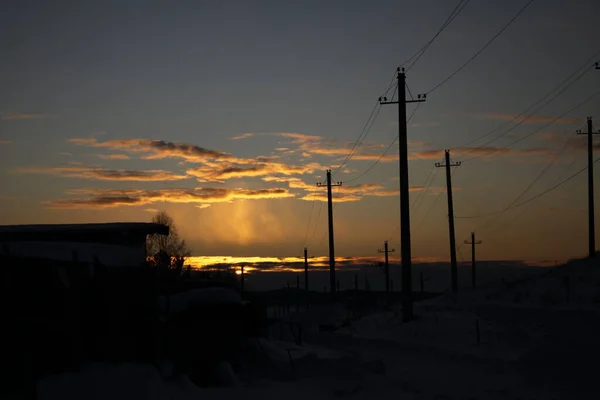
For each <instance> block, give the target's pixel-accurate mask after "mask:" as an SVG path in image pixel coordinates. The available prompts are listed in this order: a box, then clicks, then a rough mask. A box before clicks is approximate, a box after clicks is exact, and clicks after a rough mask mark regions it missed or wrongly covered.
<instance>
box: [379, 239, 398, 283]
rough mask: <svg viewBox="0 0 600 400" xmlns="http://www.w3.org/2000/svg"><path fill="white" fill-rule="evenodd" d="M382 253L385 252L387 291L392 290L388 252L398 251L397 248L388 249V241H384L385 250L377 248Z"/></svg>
mask: <svg viewBox="0 0 600 400" xmlns="http://www.w3.org/2000/svg"><path fill="white" fill-rule="evenodd" d="M377 251H378V252H380V253H385V292H386V293H389V292H390V263H389V259H388V254H389V253H393V252H394V251H396V250H395V249H391V250H389V249H388V241H387V240H386V241H385V242H383V250H381V249H379V250H377Z"/></svg>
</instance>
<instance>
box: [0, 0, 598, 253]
mask: <svg viewBox="0 0 600 400" xmlns="http://www.w3.org/2000/svg"><path fill="white" fill-rule="evenodd" d="M526 3H527V1H525V0H506V1H499V0H472V1H470V2H469V3H468V4H467V5H466V7H465V8H464V10H463V11H462V12H461V13H460V15H458V17H457V18H456V19H455V20H454V21H453V22H452V23H451V25H450V26H449V27H448V28H447V29H446V30H445V31H444V32H443V33H442V34H441V35H440V36H439V37H438V38H437V40H436V41H435V42H434V43H433V44H432V45H431V47H430V48H429V49H428V50H427V52H425V54H424V55H423V56H422V57H421V59H420V60H419V61H418V62H417V63H416V64H415V66H414V67H413V68H411V69H410V71H408V73H407V83H408V86H409V88H410V90H411V92H412V93H413V94H414V95H415V96H416V94H417V93H427V92H429V91H430V90H431V89H432V88H433V87H434V86H435V85H436V84H437V83H439V82H440V81H442V80H443V79H444V78H446V77H447V76H448V75H449V74H451V73H452V72H453V71H455V70H456V69H457V68H458V67H459V66H460V65H462V64H463V63H464V62H465V61H467V60H468V59H469V58H470V57H471V56H472V55H473V54H474V53H475V52H476V51H478V50H479V49H480V48H481V47H482V46H483V45H484V44H485V43H486V42H487V41H488V40H490V39H491V38H492V37H493V36H494V35H495V34H496V33H497V32H498V31H499V30H500V29H501V28H502V27H503V26H504V25H505V24H506V23H507V22H508V21H509V20H510V19H511V18H512V17H513V16H514V15H515V13H516V12H517V11H518V10H519V9H520V8H521V7H523V6H524V5H525V4H526ZM455 5H456V1H449V0H418V1H417V0H411V1H406V0H405V1H402V0H371V1H357V0H346V1H341V0H327V1H325V0H320V1H316V0H315V1H312V0H303V1H296V2H290V1H259V0H256V1H242V0H239V1H226V0H223V1H174V2H163V1H141V0H140V1H137V0H128V1H53V2H50V1H5V2H3V4H2V6H1V12H0V48H1V49H2V63H1V65H0V88H2V90H1V92H0V160H1V161H0V163H1V164H0V185H1V187H2V188H3V190H2V193H1V194H0V195H1V196H0V224H31V223H83V222H111V221H147V220H149V219H150V218H151V216H152V212H154V210H165V211H167V212H168V213H169V214H171V215H172V216H173V218H174V219H175V221H176V223H177V225H178V227H179V230H180V232H181V234H182V235H183V236H184V237H185V238H186V239H187V240H188V242H189V244H190V245H191V247H192V249H193V252H194V254H195V255H231V256H272V257H283V256H299V255H301V254H302V249H303V247H304V246H305V245H306V246H308V247H309V249H310V253H311V254H312V255H324V254H326V252H327V240H326V239H327V238H326V234H327V223H326V222H327V220H326V216H327V213H326V203H324V202H323V201H321V200H325V199H326V198H325V189H322V188H317V187H316V183H317V182H320V181H322V180H323V178H324V175H325V170H326V169H327V168H332V169H334V170H335V169H336V166H337V165H339V164H340V162H341V161H343V160H344V158H345V157H346V155H347V154H348V152H349V151H350V149H351V148H352V146H353V145H354V142H355V141H356V139H357V137H358V136H359V134H360V133H361V130H362V128H363V126H364V125H365V122H366V121H367V118H368V117H369V113H370V112H371V110H372V109H373V106H374V104H375V102H376V100H377V98H378V97H379V96H380V95H381V94H382V93H383V92H384V91H385V90H386V89H387V88H388V86H389V85H390V83H391V81H392V78H393V76H394V73H395V70H396V67H397V66H399V65H400V64H401V63H402V62H404V61H405V60H406V59H407V58H409V57H410V56H411V55H412V54H413V53H414V52H415V51H417V50H418V49H419V48H421V47H422V46H423V45H424V44H425V43H427V41H428V40H429V39H430V38H431V37H432V36H433V35H434V34H435V33H436V31H437V30H438V29H439V27H440V26H441V25H442V24H443V22H444V20H445V19H446V18H447V16H448V15H449V14H450V12H451V11H452V9H453V8H454V6H455ZM599 15H600V2H598V1H597V0H577V1H567V0H536V1H534V2H533V3H532V4H531V5H530V6H529V7H528V8H527V9H526V10H525V11H524V12H523V14H522V15H520V16H519V18H518V19H516V20H515V22H514V23H513V24H512V25H511V26H510V27H509V28H508V29H507V30H506V31H505V32H504V33H503V34H502V35H500V36H499V37H498V38H497V40H495V41H494V42H493V43H492V44H491V45H490V46H489V47H488V48H487V49H485V51H483V52H482V53H481V54H480V55H479V56H478V57H477V58H476V59H474V60H473V62H472V63H470V64H469V65H468V66H467V67H466V68H465V69H464V70H462V71H461V72H459V73H458V74H457V75H456V76H454V77H453V78H452V79H451V80H449V81H448V82H447V83H446V84H444V85H443V86H441V87H440V88H438V89H437V90H435V91H433V92H432V93H430V94H429V95H428V96H427V102H425V103H423V104H421V105H420V107H419V109H418V110H417V111H416V112H415V114H414V117H413V119H412V120H411V121H410V124H409V132H408V135H409V141H410V143H409V153H410V157H411V160H410V163H409V166H410V181H411V186H414V188H413V191H412V192H411V196H412V197H411V201H412V202H416V203H415V206H414V209H413V213H412V229H413V246H412V247H413V255H414V256H415V257H423V258H432V259H442V260H443V259H448V258H449V250H448V225H447V218H446V216H447V208H446V201H445V200H446V197H445V193H444V192H443V191H444V190H445V189H444V188H445V179H444V171H443V170H442V169H435V170H434V169H433V168H434V163H435V162H439V161H442V157H443V150H444V149H446V148H450V149H452V153H451V154H452V158H453V160H455V161H464V163H463V165H462V166H460V167H458V168H456V170H455V171H454V174H453V184H454V187H455V192H454V204H455V215H456V216H457V217H460V216H473V215H478V214H485V213H489V212H493V211H497V210H501V209H503V208H504V207H506V206H507V205H509V204H510V203H511V202H512V201H513V200H515V198H516V197H517V196H518V195H519V194H520V193H521V192H522V191H523V190H525V189H526V188H527V187H528V186H529V184H530V183H531V182H532V181H533V180H534V179H535V178H536V177H537V176H538V175H539V174H540V172H541V171H542V170H544V169H545V168H547V170H546V171H545V173H544V174H543V175H542V176H541V177H540V178H539V180H538V181H537V182H536V183H535V185H533V186H532V187H531V188H530V190H529V191H528V192H527V193H526V194H524V195H523V197H522V198H521V199H520V201H522V200H526V199H528V198H530V197H532V196H535V195H537V194H538V193H540V192H542V191H544V190H545V189H547V188H548V187H550V186H552V185H553V184H554V183H556V182H558V181H559V180H560V179H564V178H566V177H568V176H569V175H571V174H573V173H575V172H577V171H579V170H580V169H581V168H583V167H585V166H586V153H585V143H586V142H585V141H586V139H585V137H575V138H573V139H572V140H571V141H570V142H568V144H567V145H566V146H565V147H564V149H563V151H562V152H560V153H559V154H558V155H557V152H558V151H559V150H560V149H561V147H562V146H563V144H564V143H565V141H566V140H567V139H569V137H570V136H572V135H573V133H574V132H575V130H577V129H584V126H585V118H586V117H587V116H595V117H596V119H595V125H596V128H600V93H598V94H597V95H596V96H595V97H591V98H590V99H589V101H586V102H584V103H583V104H582V105H581V106H580V107H578V108H577V109H575V110H574V111H572V112H570V113H568V114H566V115H564V116H563V117H562V118H560V119H558V120H556V121H555V122H554V123H550V122H552V121H553V120H554V119H555V118H557V117H559V116H561V114H563V113H565V112H566V111H568V110H569V109H571V108H573V107H575V106H576V105H578V104H579V103H581V102H582V101H584V100H585V99H587V98H589V97H590V96H592V95H594V94H595V93H597V92H598V91H599V90H600V71H597V70H594V69H592V68H591V65H592V62H591V61H600V55H598V57H596V59H593V60H591V61H589V59H590V57H593V56H594V54H598V52H599V51H600V40H599V39H600V33H599V31H598V24H597V21H598V16H599ZM586 62H587V63H588V64H589V68H588V67H586V68H587V70H588V71H587V73H585V74H583V76H581V78H580V79H579V80H577V82H575V83H574V84H573V85H572V86H570V87H569V88H568V89H567V90H565V91H564V93H562V94H561V95H560V96H558V97H556V98H555V99H554V100H553V101H551V102H550V103H549V104H548V105H547V106H545V107H543V108H542V109H540V110H539V111H538V112H537V113H535V116H533V117H532V118H529V119H526V120H525V121H523V122H522V123H521V124H520V125H519V126H517V127H516V128H514V129H513V130H512V131H510V132H509V133H508V134H507V135H504V136H503V137H502V138H500V139H498V140H496V141H494V142H492V143H490V144H487V145H486V148H484V149H477V148H473V149H471V151H470V152H469V154H464V153H465V152H466V150H465V149H464V148H461V146H462V145H463V144H464V143H465V142H467V141H469V140H472V139H475V138H477V137H479V136H481V135H483V134H485V133H487V132H489V131H490V130H492V129H494V128H496V127H498V126H500V125H502V124H506V123H507V122H509V121H510V120H511V119H512V118H513V117H514V116H515V115H517V114H519V113H521V112H522V111H523V110H525V109H526V108H527V107H528V106H530V105H531V104H532V103H534V102H535V101H536V100H538V99H539V98H540V97H542V96H543V95H544V94H546V93H547V92H548V91H550V90H551V89H552V88H554V87H555V86H556V85H557V84H559V83H560V82H561V81H562V80H563V79H565V78H566V77H568V76H569V75H570V74H572V73H573V72H575V71H576V70H577V69H578V68H579V67H581V66H582V65H586ZM581 71H584V69H582V70H581ZM578 75H579V74H577V75H575V77H577V76H578ZM391 93H392V92H391V91H390V92H389V93H388V96H390V95H391ZM544 102H545V101H544ZM544 102H542V103H540V105H542V104H544ZM413 109H414V105H409V106H408V112H409V114H410V113H411V112H412V110H413ZM535 109H536V108H534V109H533V110H535ZM528 115H529V114H527V115H526V116H525V118H526V117H527V116H528ZM522 119H523V118H521V120H522ZM519 121H520V120H519V119H517V120H515V121H514V122H511V123H510V124H508V125H506V128H504V129H502V130H498V131H497V132H495V133H494V135H498V134H500V133H502V132H503V131H506V130H507V129H508V128H510V127H511V126H513V125H515V124H516V123H518V122H519ZM549 123H550V124H549ZM545 125H548V126H545ZM397 132H398V125H397V111H396V108H395V107H394V106H385V107H382V109H381V110H380V112H379V114H378V116H377V119H376V120H375V122H374V124H373V127H372V129H371V130H370V132H369V134H368V136H367V137H366V139H365V141H364V143H363V144H362V146H361V147H360V149H359V150H358V152H357V154H356V156H355V157H353V158H352V159H351V160H350V161H349V162H348V164H347V165H346V166H344V167H343V168H342V169H340V171H339V172H338V173H337V174H335V176H334V180H336V181H342V182H345V181H349V180H350V179H352V178H353V177H355V176H357V175H358V174H360V173H361V172H362V171H364V170H365V169H367V168H369V167H370V166H371V165H372V164H373V162H374V161H375V160H377V159H378V158H379V157H380V154H381V153H382V152H383V151H384V150H385V148H386V147H387V146H388V145H389V144H390V143H391V142H392V141H393V140H394V138H395V136H396V135H397ZM528 134H531V135H530V136H528V137H526V138H524V139H523V140H522V141H520V142H519V143H517V144H514V145H511V142H514V141H515V140H516V139H517V138H519V137H523V136H526V135H528ZM494 135H492V136H489V137H487V138H486V139H489V138H491V137H493V136H494ZM485 142H486V140H485V139H482V140H480V141H477V142H474V143H471V144H470V145H469V146H470V147H477V146H483V145H484V144H485ZM490 147H494V149H493V150H495V152H494V153H493V154H489V155H487V156H484V157H481V158H478V159H473V160H469V158H471V157H473V156H477V155H481V154H487V153H489V151H490ZM463 155H464V156H463ZM553 160H554V162H553V163H552V164H551V165H550V164H549V163H550V162H552V161H553ZM397 165H398V164H397V146H396V145H394V146H393V147H392V149H391V150H390V152H389V153H388V154H387V155H386V156H385V157H384V158H382V160H381V162H380V163H379V164H377V165H376V166H375V167H374V168H372V170H371V171H370V172H369V173H367V174H365V175H364V176H362V177H360V178H359V179H356V180H354V181H351V182H348V183H347V184H346V183H344V184H343V186H342V187H341V188H340V189H339V190H338V189H337V188H336V189H335V190H334V193H337V197H336V206H335V210H334V213H335V234H336V236H335V238H336V254H337V255H340V256H371V255H377V252H376V250H377V248H380V247H381V246H382V244H383V241H384V240H386V239H388V238H390V243H391V247H395V248H396V250H397V251H399V241H400V239H399V234H398V229H397V228H398V224H399V198H398V179H397V176H398V167H397ZM549 165H550V166H549ZM548 166H549V167H548ZM432 171H433V172H432ZM430 172H432V173H433V175H431V176H433V177H434V179H433V181H432V184H431V187H430V188H428V190H427V191H425V190H424V188H423V186H426V183H427V181H426V179H427V177H428V176H430ZM599 186H600V185H597V186H596V188H597V189H598V190H599V192H600V188H599ZM423 193H425V195H422V194H423ZM440 193H442V194H441V196H439V194H440ZM598 195H600V193H598ZM315 199H316V201H314V200H315ZM429 210H431V212H429V213H428V211H429ZM586 213H587V199H586V174H585V173H582V174H580V175H579V176H577V177H576V178H574V179H572V180H570V181H569V182H568V183H567V184H565V185H563V186H561V187H560V188H558V189H556V190H554V191H552V192H550V193H548V194H547V195H545V196H543V197H541V198H540V199H539V200H537V201H535V202H532V203H529V204H528V205H525V206H522V207H518V208H516V209H514V210H512V211H508V212H505V213H502V214H500V215H498V216H497V217H492V218H493V220H491V219H490V218H478V219H457V220H456V231H457V242H458V243H462V242H463V240H464V239H466V238H468V237H469V235H470V232H471V231H472V230H476V231H477V234H478V236H479V238H480V239H482V240H483V241H484V243H483V244H482V245H481V246H479V247H478V252H479V257H480V258H482V259H505V260H506V259H518V260H521V259H525V260H534V259H564V258H569V257H575V256H583V255H585V254H586V251H587V220H586V215H587V214H586ZM597 215H598V213H597ZM317 216H319V217H318V218H317ZM309 219H310V225H309ZM486 222H489V224H488V225H487V226H482V225H484V224H485V223H486ZM464 247H465V246H464V245H463V248H464ZM463 248H461V252H462V253H464V256H465V257H469V251H468V249H466V248H464V250H463Z"/></svg>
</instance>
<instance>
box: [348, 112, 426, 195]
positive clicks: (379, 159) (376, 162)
mask: <svg viewBox="0 0 600 400" xmlns="http://www.w3.org/2000/svg"><path fill="white" fill-rule="evenodd" d="M420 105H421V103H417V106H416V107H415V109H414V110H413V111H412V113H411V114H410V116H409V117H408V119H407V120H406V123H409V122H410V120H411V119H412V117H413V116H414V115H415V113H416V112H417V110H418V109H419V106H420ZM398 137H399V135H396V138H395V139H394V140H393V141H392V142H391V143H390V144H389V145H388V147H387V148H386V149H385V151H384V152H383V153H381V155H380V156H379V158H378V159H377V160H376V161H375V162H374V163H373V164H371V165H370V166H369V167H368V168H367V169H366V170H364V171H363V172H361V173H360V174H359V175H357V176H355V177H354V178H350V179H346V180H345V181H344V182H346V183H347V182H353V181H355V180H357V179H359V178H362V177H363V176H365V175H366V174H368V173H369V172H370V171H371V170H372V169H373V168H375V166H376V165H377V164H379V162H380V161H381V160H382V159H383V157H385V155H386V154H387V153H388V151H390V149H391V148H392V146H393V145H394V144H395V143H396V141H397V140H398Z"/></svg>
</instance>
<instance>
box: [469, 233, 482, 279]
mask: <svg viewBox="0 0 600 400" xmlns="http://www.w3.org/2000/svg"><path fill="white" fill-rule="evenodd" d="M481 243H483V241H482V240H477V241H476V240H475V232H471V241H470V242H469V241H468V240H465V244H470V245H471V280H472V281H473V289H475V286H476V280H475V245H476V244H481Z"/></svg>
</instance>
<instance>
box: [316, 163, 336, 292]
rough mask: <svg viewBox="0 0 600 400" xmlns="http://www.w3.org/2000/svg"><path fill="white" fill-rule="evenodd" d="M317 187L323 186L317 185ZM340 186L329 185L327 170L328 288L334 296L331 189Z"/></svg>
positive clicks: (329, 176)
mask: <svg viewBox="0 0 600 400" xmlns="http://www.w3.org/2000/svg"><path fill="white" fill-rule="evenodd" d="M317 186H324V185H323V184H322V183H320V182H319V183H317ZM332 186H342V182H337V183H331V170H330V169H328V170H327V211H328V216H329V287H330V290H331V294H332V295H334V296H335V250H334V242H333V200H332V198H331V187H332Z"/></svg>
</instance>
